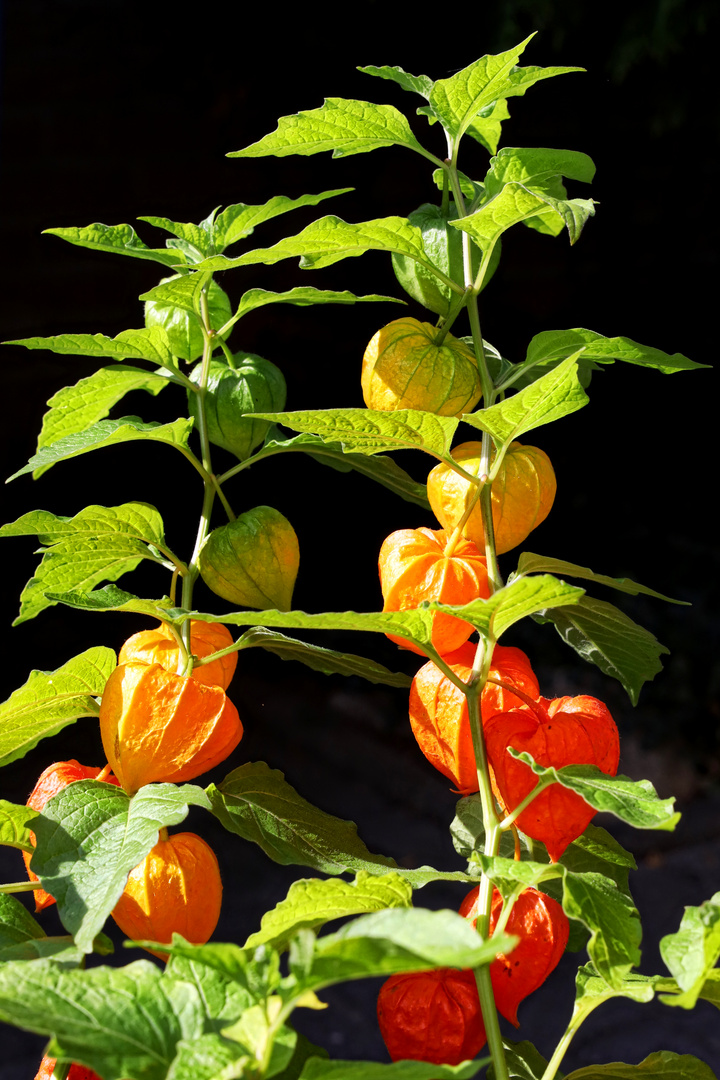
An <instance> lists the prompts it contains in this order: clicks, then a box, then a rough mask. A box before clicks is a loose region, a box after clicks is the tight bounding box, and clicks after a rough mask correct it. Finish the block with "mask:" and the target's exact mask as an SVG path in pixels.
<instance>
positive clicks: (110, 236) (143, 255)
mask: <svg viewBox="0 0 720 1080" xmlns="http://www.w3.org/2000/svg"><path fill="white" fill-rule="evenodd" d="M43 232H44V233H49V234H50V236H59V237H60V239H61V240H67V241H68V243H70V244H75V245H77V246H78V247H86V248H92V249H93V250H94V251H108V252H110V253H111V254H115V255H132V256H133V258H136V259H150V260H152V261H153V262H159V263H163V265H164V266H184V265H185V256H184V255H183V254H182V253H181V252H179V251H177V250H169V249H168V248H149V247H147V246H146V245H145V244H143V242H142V240H141V239H140V238H139V236H138V235H137V233H136V232H135V230H134V229H133V227H132V225H102V224H100V223H99V222H96V223H94V224H93V225H86V226H85V227H84V228H80V227H74V226H73V227H71V228H67V229H44V230H43Z"/></svg>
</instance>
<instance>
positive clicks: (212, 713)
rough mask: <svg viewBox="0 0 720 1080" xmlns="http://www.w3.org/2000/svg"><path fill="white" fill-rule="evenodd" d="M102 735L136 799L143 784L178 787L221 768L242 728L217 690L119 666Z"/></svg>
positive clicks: (105, 701)
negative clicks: (158, 783)
mask: <svg viewBox="0 0 720 1080" xmlns="http://www.w3.org/2000/svg"><path fill="white" fill-rule="evenodd" d="M100 734H101V736H102V741H103V747H104V749H105V754H106V755H107V759H108V761H109V762H110V765H111V766H112V770H113V772H114V773H115V775H116V776H117V778H118V780H119V781H120V783H121V784H122V786H123V787H124V788H125V790H126V791H128V792H130V794H134V792H136V791H137V790H138V788H141V787H142V786H143V785H144V784H152V783H155V782H158V781H159V782H167V783H174V784H179V783H182V782H183V781H184V780H193V779H194V778H195V777H196V776H200V775H201V773H204V772H207V771H208V769H212V768H213V767H214V766H215V765H219V764H220V762H221V761H224V760H225V758H226V757H227V756H228V755H229V754H231V753H232V751H233V750H234V749H235V747H236V746H237V744H238V743H239V742H240V739H241V738H242V734H243V726H242V722H241V720H240V717H239V716H238V711H237V709H236V708H235V706H234V705H233V703H232V702H231V701H230V699H229V698H228V697H227V695H226V694H225V691H224V690H221V689H220V687H219V686H205V685H204V684H203V683H200V682H198V681H197V679H186V678H183V676H181V675H173V674H172V673H171V672H169V671H166V670H165V669H164V668H163V667H161V666H160V665H159V664H142V663H139V662H138V661H133V662H131V663H129V664H120V665H118V667H116V668H115V670H114V671H113V673H112V675H111V676H110V678H109V679H108V681H107V683H106V684H105V691H104V693H103V697H102V703H101V705H100Z"/></svg>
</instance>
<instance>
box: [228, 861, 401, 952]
mask: <svg viewBox="0 0 720 1080" xmlns="http://www.w3.org/2000/svg"><path fill="white" fill-rule="evenodd" d="M389 907H412V888H411V887H410V885H408V884H407V882H405V881H403V879H402V878H401V877H399V876H398V875H397V874H384V875H381V876H372V875H370V874H367V873H365V872H363V871H361V872H360V873H359V874H357V876H356V878H355V880H354V881H353V882H347V881H341V880H339V879H337V878H335V879H330V880H329V881H321V880H320V879H318V878H306V879H301V880H300V881H295V882H293V884H292V885H291V886H290V891H289V892H288V894H287V896H286V897H285V899H284V900H281V901H280V903H279V904H276V906H275V907H274V908H273V909H272V910H271V911H268V912H267V913H266V914H265V915H263V917H262V922H261V924H260V929H259V930H257V931H256V932H255V933H254V934H251V935H250V937H249V938H248V939H247V941H246V942H245V945H244V948H246V949H252V948H256V947H257V946H258V945H264V944H269V945H272V947H273V948H274V949H279V950H282V949H283V948H285V947H286V946H287V943H288V941H289V940H290V938H291V937H293V936H294V934H296V933H297V932H298V930H302V929H306V928H310V929H315V928H316V927H319V926H324V924H325V923H327V922H330V921H332V920H333V919H341V918H345V917H347V916H348V915H362V914H365V913H366V912H370V911H382V910H384V909H385V908H389Z"/></svg>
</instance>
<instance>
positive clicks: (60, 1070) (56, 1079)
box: [52, 1061, 72, 1080]
mask: <svg viewBox="0 0 720 1080" xmlns="http://www.w3.org/2000/svg"><path fill="white" fill-rule="evenodd" d="M71 1068H72V1062H71V1061H59V1062H55V1065H54V1067H53V1073H52V1080H67V1077H68V1076H69V1075H70V1069H71Z"/></svg>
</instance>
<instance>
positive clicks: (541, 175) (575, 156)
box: [484, 146, 595, 348]
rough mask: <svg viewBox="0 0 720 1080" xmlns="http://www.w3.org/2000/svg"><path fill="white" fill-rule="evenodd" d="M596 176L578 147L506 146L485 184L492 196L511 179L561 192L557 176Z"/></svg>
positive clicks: (533, 187) (588, 178)
mask: <svg viewBox="0 0 720 1080" xmlns="http://www.w3.org/2000/svg"><path fill="white" fill-rule="evenodd" d="M594 175H595V165H594V164H593V161H592V158H590V157H588V155H587V154H581V153H579V152H578V151H577V150H550V149H547V148H543V147H533V148H525V147H517V146H504V147H503V148H502V150H500V152H499V153H498V154H497V155H496V157H494V158H492V159H491V161H490V168H489V169H488V173H487V175H486V177H485V180H484V185H485V191H486V192H487V194H488V196H493V195H497V194H498V193H499V192H500V191H501V190H502V188H503V187H504V185H505V184H507V183H510V182H517V183H520V184H523V185H524V186H525V187H527V188H529V189H530V191H536V192H540V191H543V192H545V193H546V194H548V195H557V194H558V188H557V184H556V183H555V181H556V180H557V178H559V177H562V176H565V177H567V178H568V179H569V180H581V181H582V182H583V183H586V184H587V183H590V181H591V180H592V178H593V177H594ZM559 197H561V198H564V197H565V196H564V195H560V196H559ZM578 347H579V346H576V348H578Z"/></svg>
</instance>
